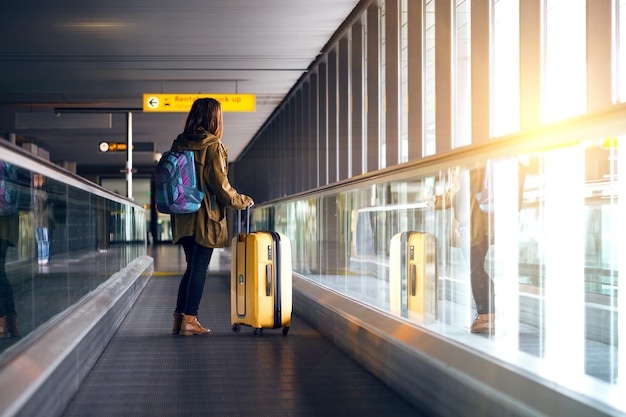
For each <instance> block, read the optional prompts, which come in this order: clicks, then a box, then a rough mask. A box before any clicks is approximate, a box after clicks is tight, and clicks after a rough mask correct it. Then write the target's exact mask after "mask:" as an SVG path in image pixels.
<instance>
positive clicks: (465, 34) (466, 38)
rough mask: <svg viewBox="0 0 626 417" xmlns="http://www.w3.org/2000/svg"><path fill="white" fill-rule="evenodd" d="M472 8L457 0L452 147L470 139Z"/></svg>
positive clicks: (466, 142)
mask: <svg viewBox="0 0 626 417" xmlns="http://www.w3.org/2000/svg"><path fill="white" fill-rule="evenodd" d="M470 17H471V9H470V2H469V1H467V0H456V7H455V19H454V22H455V31H454V36H455V40H454V42H455V45H454V53H455V60H454V64H453V65H454V72H453V73H454V93H453V94H454V103H453V105H452V107H453V108H454V112H453V114H454V118H455V123H454V137H453V139H452V141H453V148H456V147H459V146H465V145H469V144H470V143H472V79H471V77H472V71H471V66H472V51H471V39H472V36H471V35H472V33H471V24H470Z"/></svg>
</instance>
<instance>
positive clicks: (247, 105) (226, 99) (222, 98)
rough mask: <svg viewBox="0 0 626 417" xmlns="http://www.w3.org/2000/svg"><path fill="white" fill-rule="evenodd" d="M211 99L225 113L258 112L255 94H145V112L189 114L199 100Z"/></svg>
mask: <svg viewBox="0 0 626 417" xmlns="http://www.w3.org/2000/svg"><path fill="white" fill-rule="evenodd" d="M206 97H211V98H214V99H216V100H217V101H219V102H220V104H221V105H222V111H224V112H253V111H256V95H255V94H144V95H143V111H144V112H181V113H188V112H189V110H191V105H192V104H193V102H194V101H196V100H197V99H199V98H206Z"/></svg>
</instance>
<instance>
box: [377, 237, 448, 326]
mask: <svg viewBox="0 0 626 417" xmlns="http://www.w3.org/2000/svg"><path fill="white" fill-rule="evenodd" d="M389 252H390V254H389V258H390V259H389V297H390V300H389V301H390V309H391V313H393V314H396V315H399V316H402V317H406V318H408V319H410V320H414V321H416V322H418V323H430V322H433V321H434V320H436V319H437V242H436V239H435V236H433V235H431V234H429V233H421V232H402V233H398V234H396V235H395V236H394V237H393V238H392V239H391V245H390V251H389Z"/></svg>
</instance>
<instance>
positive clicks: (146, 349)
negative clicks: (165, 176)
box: [64, 260, 420, 417]
mask: <svg viewBox="0 0 626 417" xmlns="http://www.w3.org/2000/svg"><path fill="white" fill-rule="evenodd" d="M158 266H159V262H158V261H157V260H155V269H156V268H158ZM179 277H180V274H179V273H174V272H160V273H159V272H158V271H157V272H156V273H155V275H154V276H153V277H151V278H150V281H149V282H148V284H147V286H146V288H145V289H144V290H143V292H142V293H141V295H140V296H139V298H138V300H137V302H136V303H135V305H134V306H133V307H132V309H131V311H130V312H129V314H128V316H127V317H126V318H125V320H124V321H123V322H122V323H121V325H120V327H119V330H118V331H117V333H116V334H115V335H114V337H113V339H112V340H111V342H110V343H109V345H108V346H107V347H106V349H105V350H104V352H103V354H102V356H101V357H100V359H99V360H98V362H97V363H96V365H95V366H94V368H93V369H92V370H91V372H90V373H89V375H88V376H87V378H86V379H85V381H84V382H83V383H82V385H81V387H80V389H79V391H78V393H77V395H76V396H75V398H74V399H73V400H72V402H71V403H70V405H69V406H68V408H67V409H66V411H65V413H64V416H65V417H86V416H93V417H98V416H107V417H111V416H124V417H133V416H150V417H155V416H181V417H192V416H268V417H270V416H271V417H278V416H303V417H306V416H324V417H326V416H359V417H366V416H376V417H382V416H390V417H392V416H393V417H402V416H412V417H415V416H419V415H420V414H419V413H418V412H417V410H416V409H415V408H413V407H412V406H411V404H409V403H408V402H406V401H405V400H404V399H402V398H401V397H400V396H398V395H397V394H396V393H394V392H393V391H391V390H390V389H389V388H388V387H387V386H386V385H384V384H383V383H382V382H380V381H379V380H378V379H377V378H376V377H374V376H373V375H372V374H370V373H369V372H368V371H366V370H365V369H364V368H362V367H360V366H359V365H358V364H356V363H355V362H354V361H353V360H352V359H350V358H349V357H348V356H347V355H345V354H344V353H343V352H342V351H340V350H339V349H338V348H336V347H335V346H334V345H332V344H331V343H330V342H329V341H328V340H326V339H325V338H324V337H323V336H322V335H321V334H320V333H318V332H317V331H316V330H314V329H313V328H311V327H310V326H309V325H308V324H307V323H306V322H304V321H302V320H300V319H299V318H298V317H297V316H295V315H294V317H293V320H292V323H291V328H290V330H289V334H288V335H287V336H283V335H282V331H281V329H276V330H264V331H263V334H262V335H261V336H256V337H255V336H254V335H253V331H252V329H251V328H248V327H245V326H244V327H243V328H242V330H241V332H239V333H234V332H233V331H232V329H231V325H230V284H229V279H230V277H229V276H226V275H224V274H210V275H209V276H208V277H207V281H206V286H205V292H204V296H203V299H202V303H201V305H200V311H199V315H198V318H199V321H200V322H201V323H202V324H203V325H204V326H205V327H210V328H211V334H210V335H204V336H192V337H186V336H172V335H170V331H171V322H172V312H173V305H174V302H175V298H176V292H177V288H178V280H179Z"/></svg>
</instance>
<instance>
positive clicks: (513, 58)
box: [491, 0, 520, 137]
mask: <svg viewBox="0 0 626 417" xmlns="http://www.w3.org/2000/svg"><path fill="white" fill-rule="evenodd" d="M493 20H494V25H493V77H492V82H493V97H492V103H493V105H492V107H491V120H492V125H493V136H494V137H500V136H504V135H506V134H508V133H513V132H517V131H519V123H520V110H519V100H520V93H519V0H499V1H496V2H495V4H494V7H493Z"/></svg>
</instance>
